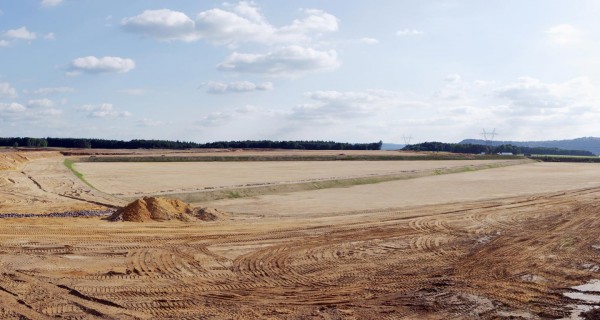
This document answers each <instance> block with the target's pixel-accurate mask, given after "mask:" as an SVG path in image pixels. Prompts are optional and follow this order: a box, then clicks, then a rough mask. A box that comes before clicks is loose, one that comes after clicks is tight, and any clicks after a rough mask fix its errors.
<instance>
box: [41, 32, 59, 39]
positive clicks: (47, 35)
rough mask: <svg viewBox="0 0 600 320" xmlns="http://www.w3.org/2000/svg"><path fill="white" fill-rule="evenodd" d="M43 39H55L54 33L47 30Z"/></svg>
mask: <svg viewBox="0 0 600 320" xmlns="http://www.w3.org/2000/svg"><path fill="white" fill-rule="evenodd" d="M44 39H46V40H54V39H56V35H55V34H54V32H49V33H46V35H45V36H44Z"/></svg>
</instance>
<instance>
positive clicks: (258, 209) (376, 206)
mask: <svg viewBox="0 0 600 320" xmlns="http://www.w3.org/2000/svg"><path fill="white" fill-rule="evenodd" d="M589 187H600V166H598V165H596V164H572V163H532V164H523V165H518V166H510V167H503V168H496V169H488V170H482V171H474V172H463V173H455V174H449V175H439V176H428V177H422V178H419V179H410V180H400V181H391V182H383V183H377V184H369V185H361V186H352V187H348V188H343V189H325V190H314V191H302V192H295V193H291V194H283V195H264V196H259V197H253V198H249V199H235V200H218V201H214V202H209V203H207V205H209V206H213V207H218V208H222V209H224V210H228V211H231V212H240V213H242V212H243V213H255V214H259V213H260V214H262V213H265V212H268V213H270V214H273V213H277V214H280V215H292V216H293V215H307V214H315V215H319V216H320V215H327V214H329V213H332V212H333V213H339V212H346V211H356V210H382V209H388V208H396V207H405V206H418V205H424V204H443V203H448V202H465V201H478V200H483V199H494V198H503V197H514V196H518V195H533V194H537V193H545V192H558V191H562V190H573V189H580V188H589Z"/></svg>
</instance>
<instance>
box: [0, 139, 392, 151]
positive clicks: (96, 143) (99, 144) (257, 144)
mask: <svg viewBox="0 0 600 320" xmlns="http://www.w3.org/2000/svg"><path fill="white" fill-rule="evenodd" d="M381 145H382V142H381V141H379V142H374V143H347V142H334V141H316V140H311V141H271V140H260V141H252V140H245V141H217V142H209V143H196V142H191V141H179V140H177V141H170V140H143V139H134V140H130V141H123V140H107V139H85V138H30V137H23V138H0V146H4V147H34V148H46V147H53V148H87V149H90V148H93V149H190V148H202V149H303V150H380V149H381Z"/></svg>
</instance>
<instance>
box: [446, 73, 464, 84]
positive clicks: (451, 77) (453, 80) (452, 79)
mask: <svg viewBox="0 0 600 320" xmlns="http://www.w3.org/2000/svg"><path fill="white" fill-rule="evenodd" d="M444 80H446V82H450V83H458V82H460V80H461V77H460V75H459V74H456V73H453V74H449V75H447V76H446V78H444Z"/></svg>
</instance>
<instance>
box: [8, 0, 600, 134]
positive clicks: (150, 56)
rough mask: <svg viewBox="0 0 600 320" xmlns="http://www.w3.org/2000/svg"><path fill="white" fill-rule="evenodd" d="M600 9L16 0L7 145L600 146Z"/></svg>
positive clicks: (515, 1)
mask: <svg viewBox="0 0 600 320" xmlns="http://www.w3.org/2000/svg"><path fill="white" fill-rule="evenodd" d="M599 16H600V2H598V1H593V0H590V1H562V0H538V1H535V0H531V1H521V0H502V1H500V0H498V1H495V0H494V1H476V0H472V1H468V0H465V1H453V0H444V1H442V0H440V1H427V0H425V1H401V0H377V1H359V0H356V1H355V0H344V1H342V0H338V1H335V0H332V1H316V0H302V1H299V0H288V1H279V0H265V1H261V0H256V1H240V2H222V1H208V0H206V1H204V0H203V1H200V0H196V1H190V0H169V1H166V0H165V1H158V0H143V1H142V0H127V1H122V0H102V1H93V0H19V1H15V0H0V136H4V137H7V136H34V137H46V136H51V137H99V138H110V139H125V140H129V139H137V138H152V139H173V140H177V139H179V140H192V141H197V142H207V141H214V140H246V139H252V140H254V139H272V140H306V139H311V140H312V139H318V140H336V141H349V142H372V141H379V140H383V141H384V142H391V143H394V142H396V143H402V142H403V139H402V137H403V136H412V137H413V140H412V142H421V141H432V140H436V141H444V142H456V141H460V140H461V139H463V138H479V137H481V135H480V133H481V132H482V129H484V128H485V129H487V130H492V129H493V128H496V131H497V132H498V133H499V134H500V135H499V136H498V137H497V138H498V139H502V140H510V139H512V140H537V139H540V140H546V139H562V138H575V137H581V136H600V125H599V124H600V19H598V17H599Z"/></svg>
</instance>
